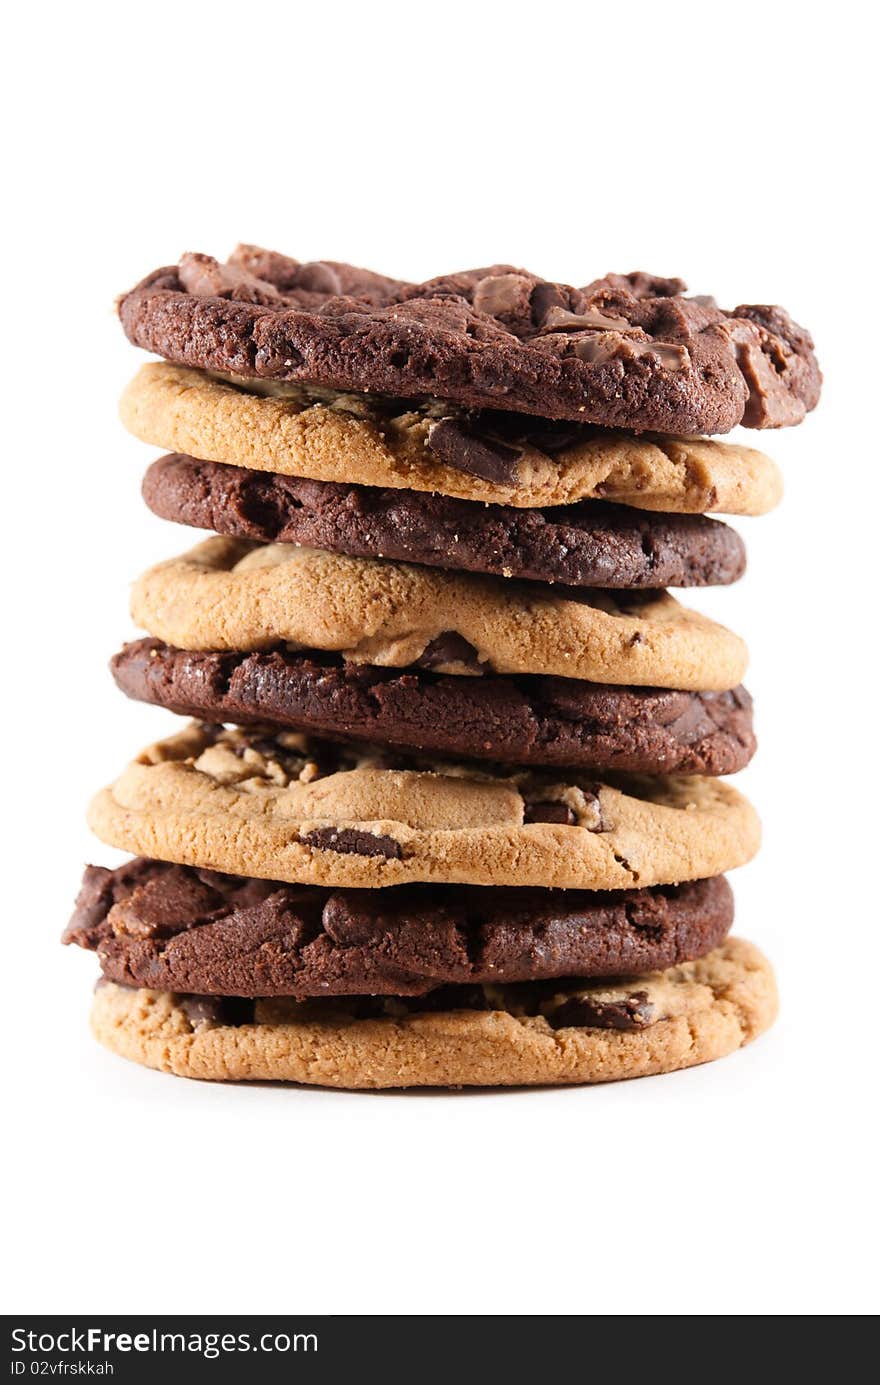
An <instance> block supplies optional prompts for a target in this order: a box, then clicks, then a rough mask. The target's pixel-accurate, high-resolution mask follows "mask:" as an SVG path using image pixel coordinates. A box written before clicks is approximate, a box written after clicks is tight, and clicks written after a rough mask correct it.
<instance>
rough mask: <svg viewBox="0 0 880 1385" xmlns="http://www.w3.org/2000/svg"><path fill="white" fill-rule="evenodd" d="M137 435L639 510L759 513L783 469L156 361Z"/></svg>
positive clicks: (279, 466)
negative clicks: (609, 502)
mask: <svg viewBox="0 0 880 1385" xmlns="http://www.w3.org/2000/svg"><path fill="white" fill-rule="evenodd" d="M120 414H121V417H122V421H123V423H124V424H125V426H126V428H128V429H129V431H130V432H132V433H134V435H135V437H138V438H140V439H141V440H142V441H143V442H149V443H153V444H154V445H155V446H157V447H162V448H164V449H166V451H168V452H180V453H184V454H186V455H189V456H193V457H197V458H199V459H201V460H205V461H213V462H226V463H228V464H230V465H234V466H242V467H247V468H248V469H249V470H252V471H269V472H274V473H277V474H279V475H283V476H299V477H307V478H309V479H310V480H313V481H337V482H341V483H343V484H353V483H354V484H357V485H364V486H380V487H385V488H390V489H395V490H408V491H428V492H431V493H434V492H436V493H437V494H440V495H448V496H452V497H454V498H457V499H460V500H476V501H480V502H481V503H483V504H488V505H513V506H516V507H517V508H521V509H533V508H540V507H549V506H556V505H571V504H574V503H575V502H577V501H579V500H590V499H593V500H612V501H619V502H620V503H621V504H625V505H631V506H633V507H634V508H636V509H640V510H663V511H667V512H675V513H678V512H682V513H689V514H702V513H703V512H704V511H709V510H712V511H718V512H719V513H722V514H723V513H727V514H743V515H759V514H764V513H765V512H766V511H767V510H771V509H772V508H773V506H774V505H776V504H777V503H778V501H779V498H780V496H781V495H782V477H781V475H780V472H779V468H778V467H777V466H776V464H775V463H774V462H772V461H771V460H770V458H769V457H767V456H765V454H764V453H763V452H757V451H755V449H754V448H751V447H744V446H743V445H742V444H740V443H729V442H718V441H717V440H715V439H708V438H698V437H688V438H683V437H667V436H663V435H661V434H651V435H647V434H643V435H640V436H636V435H635V434H634V433H622V432H610V431H608V430H607V429H603V428H595V427H588V426H585V425H582V424H581V425H578V424H567V425H560V424H550V423H548V422H547V421H546V420H536V419H531V418H527V417H525V416H524V415H522V414H520V415H515V414H499V413H497V412H492V413H491V414H480V415H476V416H473V417H471V416H465V417H458V418H452V417H450V416H449V412H448V407H447V406H444V407H442V408H440V407H439V406H438V405H436V404H430V403H428V404H421V405H418V404H413V403H412V402H409V403H406V402H402V401H400V400H397V401H394V400H391V401H384V402H383V401H381V400H377V399H376V398H374V397H365V396H363V395H352V394H343V393H340V392H339V391H327V390H316V389H314V388H306V387H305V386H303V385H279V384H277V383H275V384H266V383H265V382H260V381H253V380H251V381H247V380H244V381H242V380H240V379H238V378H237V377H236V378H222V379H218V378H215V377H213V376H210V375H206V374H205V373H204V372H203V371H198V370H183V369H181V368H180V367H178V366H171V365H166V364H161V363H160V364H154V365H147V366H144V367H143V368H142V369H141V370H140V371H139V372H138V374H137V375H136V376H135V378H134V380H132V382H131V384H130V385H129V386H128V388H127V389H126V391H125V392H124V394H123V396H122V400H121V401H120Z"/></svg>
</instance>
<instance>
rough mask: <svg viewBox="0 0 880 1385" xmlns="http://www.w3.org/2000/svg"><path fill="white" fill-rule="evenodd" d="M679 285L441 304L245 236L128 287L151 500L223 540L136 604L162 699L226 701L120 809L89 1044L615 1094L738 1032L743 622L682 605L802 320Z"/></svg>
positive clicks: (192, 728)
mask: <svg viewBox="0 0 880 1385" xmlns="http://www.w3.org/2000/svg"><path fill="white" fill-rule="evenodd" d="M684 289H685V286H684V284H683V283H681V281H680V280H675V279H671V280H670V279H659V278H655V277H653V276H651V275H647V274H641V273H636V274H628V275H609V276H607V277H606V278H604V279H600V280H597V281H595V282H594V283H592V284H590V285H589V286H587V287H586V288H583V289H577V288H572V287H569V286H568V285H565V284H557V283H552V282H549V281H547V280H544V279H540V278H538V277H537V276H536V275H534V274H530V273H527V272H525V271H523V270H519V269H513V268H510V267H509V266H503V265H502V266H495V267H492V268H488V269H480V270H473V271H469V272H466V273H461V274H453V275H450V276H448V277H444V278H439V279H434V280H431V281H429V282H427V283H423V284H410V283H405V282H401V281H399V280H395V279H389V278H385V277H384V276H382V275H379V274H374V273H371V272H368V271H365V270H361V269H356V268H353V267H352V266H350V265H345V264H337V263H325V262H318V263H309V264H302V263H299V262H298V261H296V260H293V259H289V258H287V257H286V256H283V255H280V254H276V253H273V252H269V251H265V250H261V249H259V248H257V247H254V246H243V247H240V248H239V249H238V250H237V251H236V252H235V253H234V255H233V256H232V257H231V258H230V260H228V261H227V262H226V263H225V264H223V263H219V262H218V261H217V260H214V259H212V258H211V257H210V256H207V255H186V256H184V258H183V259H182V260H181V262H180V264H179V265H178V266H177V267H176V268H165V269H160V270H158V271H156V272H155V273H153V274H151V275H150V276H149V277H148V278H147V279H145V280H144V281H143V282H142V283H141V284H140V285H138V287H137V288H135V289H134V290H133V291H132V292H130V293H128V294H127V295H125V296H124V297H123V298H122V300H121V302H120V305H119V312H120V317H121V319H122V323H123V326H124V328H125V331H126V333H127V334H128V336H129V338H130V339H131V341H132V342H134V343H135V344H136V345H137V346H140V347H142V348H144V349H145V350H147V351H149V352H152V353H154V354H155V355H158V356H159V357H161V358H163V359H162V360H161V361H159V362H156V363H153V364H148V365H144V366H143V367H142V368H141V370H140V372H139V373H138V375H137V376H136V377H135V379H134V380H133V381H132V383H131V384H130V386H129V387H128V389H127V390H126V393H125V395H124V397H123V401H122V417H123V421H124V422H125V424H126V426H127V427H128V428H129V429H130V431H131V432H133V433H134V434H135V435H136V436H137V437H139V438H141V439H142V440H143V441H144V442H147V443H150V444H152V445H154V446H157V447H160V448H162V449H163V450H164V451H165V452H166V453H167V455H165V456H162V457H161V458H160V459H159V460H158V461H154V462H153V464H152V466H150V468H149V470H148V472H147V475H146V479H145V482H144V498H145V500H146V502H147V504H148V505H149V507H150V508H151V509H152V510H153V511H154V512H155V513H157V514H159V515H161V516H163V517H164V518H166V519H169V520H173V521H175V522H177V523H179V524H186V525H190V526H192V527H194V528H196V529H203V530H211V531H213V536H212V537H210V538H208V539H206V540H203V541H202V542H200V543H198V544H197V545H196V546H195V547H192V548H190V549H189V550H188V551H187V552H185V553H183V554H182V555H181V556H180V557H179V558H176V559H174V560H172V561H170V562H164V563H161V564H160V565H159V566H157V567H154V568H153V569H151V570H150V571H149V572H147V573H145V574H144V576H142V577H141V578H140V580H139V581H138V582H137V583H136V585H135V588H134V597H133V606H132V612H133V616H134V619H135V621H136V623H137V625H138V626H139V627H140V628H141V629H143V630H144V631H146V637H145V638H142V639H139V640H137V641H136V642H134V643H132V644H128V645H126V646H125V648H124V649H123V650H122V651H121V653H119V654H118V655H117V656H116V658H115V659H114V661H113V673H114V676H115V679H116V681H117V683H118V684H119V687H120V688H121V689H122V690H123V691H124V692H125V693H126V694H127V695H128V696H129V697H132V698H136V699H140V700H142V701H146V702H151V703H154V704H157V705H160V706H163V707H166V708H168V709H170V710H171V711H172V712H175V713H178V714H179V715H181V716H184V717H188V718H193V720H191V721H189V722H188V723H187V724H184V725H183V726H182V729H180V730H179V731H178V732H177V733H176V734H174V735H172V736H170V737H169V738H168V739H167V740H164V741H162V742H160V743H159V744H157V745H153V746H151V747H150V748H149V749H147V750H145V751H144V752H143V753H142V754H140V755H139V756H138V757H137V759H135V760H134V761H133V763H132V764H130V765H129V766H128V768H127V769H125V770H124V771H123V773H122V775H121V776H120V778H119V779H118V780H117V781H116V783H115V784H113V785H112V787H110V788H108V789H105V790H104V791H103V792H102V793H100V794H99V795H98V796H97V798H96V799H95V800H94V802H93V804H92V808H91V815H90V822H91V825H92V827H93V828H94V830H95V832H96V833H97V834H98V836H99V837H100V838H101V839H102V840H103V841H105V842H107V843H109V844H110V845H112V846H114V847H119V848H123V849H124V850H126V851H129V852H132V853H135V859H133V860H131V861H129V862H128V863H127V864H126V865H123V866H121V867H119V868H118V869H115V870H106V869H102V868H99V867H94V866H90V867H89V868H88V869H87V871H86V875H85V880H84V883H83V887H82V890H81V893H80V896H79V899H78V901H77V905H76V911H75V914H74V917H73V919H72V920H71V923H70V925H69V927H68V930H67V933H66V935H65V936H66V940H67V941H70V942H77V943H79V944H80V945H81V946H84V947H87V948H91V949H94V950H95V951H96V952H97V954H98V958H99V960H100V964H101V968H102V972H103V979H102V981H101V983H100V984H99V987H98V990H97V992H96V997H95V1003H94V1011H93V1025H94V1030H95V1033H96V1035H97V1037H98V1038H99V1039H100V1040H101V1041H102V1042H103V1043H105V1044H107V1045H108V1046H109V1047H110V1048H111V1049H113V1050H114V1051H115V1052H117V1053H120V1054H123V1055H124V1056H126V1057H129V1058H132V1059H135V1060H136V1061H139V1062H141V1063H145V1064H147V1065H149V1066H151V1067H156V1068H161V1069H163V1070H166V1071H170V1072H174V1073H179V1074H182V1075H186V1076H191V1077H202V1078H218V1079H219V1078H230V1079H245V1078H257V1079H282V1080H289V1081H295V1082H306V1083H314V1084H320V1085H326V1086H336V1087H406V1086H421V1085H425V1086H457V1085H463V1084H468V1085H489V1086H492V1085H516V1084H534V1083H574V1082H593V1081H606V1080H609V1079H614V1078H624V1077H634V1076H639V1075H642V1074H647V1073H658V1072H665V1071H669V1070H672V1069H676V1068H681V1067H686V1066H690V1065H692V1064H696V1063H702V1062H705V1061H707V1060H708V1059H712V1058H718V1057H721V1056H722V1055H724V1054H726V1053H729V1052H731V1051H732V1050H733V1049H736V1048H738V1047H740V1045H742V1044H744V1043H747V1042H748V1041H749V1040H751V1039H752V1038H754V1037H755V1036H756V1035H757V1034H759V1033H760V1032H761V1031H762V1030H763V1029H765V1028H766V1027H767V1026H768V1025H769V1024H770V1022H771V1020H772V1018H773V1015H774V1011H775V1004H776V1001H775V990H774V983H773V977H772V973H771V971H770V968H769V966H768V963H767V962H766V961H765V959H764V958H763V957H762V956H761V954H760V952H758V951H757V949H756V948H755V947H754V946H752V944H751V943H748V942H744V941H740V940H737V939H735V938H731V937H730V936H729V930H730V928H731V924H732V921H733V900H732V895H731V891H730V887H729V885H728V883H727V881H726V880H725V878H724V876H725V872H727V871H729V870H731V869H733V868H734V867H737V866H740V865H743V864H744V863H745V862H746V861H748V860H749V858H750V857H751V856H752V855H753V854H754V852H755V851H756V849H757V846H758V840H759V825H758V820H757V818H756V815H755V813H754V810H753V809H752V807H751V806H750V805H749V803H748V802H747V801H746V800H745V799H744V798H743V797H742V796H741V795H740V793H739V792H738V791H737V790H736V789H734V788H733V787H731V785H730V784H729V783H728V782H727V780H726V776H728V775H730V774H732V773H733V772H735V771H736V770H739V769H741V768H742V767H743V766H744V765H745V764H746V763H747V762H748V760H749V759H750V757H751V755H752V753H753V751H754V748H755V741H754V735H753V730H752V706H751V701H750V698H749V695H748V693H747V692H746V690H745V689H744V688H743V687H742V684H741V680H742V677H743V674H744V671H745V666H746V649H745V646H744V644H743V642H742V640H741V639H740V638H738V636H736V635H734V634H732V633H731V632H730V631H728V630H726V629H724V628H723V627H722V626H720V625H718V624H716V623H714V622H713V621H712V620H709V619H707V618H706V617H704V616H702V615H700V614H697V613H696V612H695V611H693V610H691V609H689V608H688V606H687V605H686V604H683V603H682V602H680V601H679V599H678V597H677V596H673V595H670V594H669V592H668V591H667V590H665V589H666V588H668V587H673V588H685V587H693V586H708V585H713V584H721V583H730V582H733V581H735V580H736V579H737V578H739V576H740V575H741V573H742V571H743V568H744V563H745V555H744V550H743V545H742V542H741V540H740V539H739V537H738V536H737V535H736V533H734V531H733V530H731V529H730V528H728V527H727V526H726V525H725V524H722V523H720V522H718V521H717V520H713V519H709V518H707V512H709V511H720V512H722V513H728V514H746V515H752V514H760V513H763V512H764V511H766V510H769V509H770V508H771V507H772V506H773V505H774V504H775V503H776V502H777V500H778V499H779V496H780V492H781V484H780V478H779V474H778V471H777V469H776V467H775V465H774V464H773V462H772V461H770V460H769V458H767V457H766V456H764V455H763V454H762V453H760V452H758V451H755V450H753V449H751V448H748V447H744V446H741V445H739V444H732V443H725V442H722V441H718V440H715V439H712V438H710V437H708V436H707V435H710V434H721V433H725V432H727V431H729V430H730V429H731V428H733V427H734V426H735V425H736V424H740V423H742V424H745V425H747V426H749V427H753V428H772V427H778V426H781V425H783V424H794V423H798V422H799V421H800V420H801V419H802V418H803V417H804V415H805V413H806V412H807V411H808V410H809V409H812V408H813V407H814V405H815V404H816V402H817V398H818V393H819V385H820V375H819V371H818V367H817V364H816V360H815V357H814V355H813V350H812V342H811V340H810V338H809V336H808V334H807V333H806V332H805V331H803V330H802V329H801V328H799V327H798V326H797V325H796V324H795V323H793V322H792V321H791V319H790V318H789V317H788V315H787V314H786V313H785V312H784V311H782V310H781V309H779V308H773V307H755V306H745V307H739V308H736V309H734V310H733V311H724V310H722V309H720V308H718V307H717V305H716V304H715V303H714V301H713V300H712V299H707V298H694V297H686V296H685V294H684Z"/></svg>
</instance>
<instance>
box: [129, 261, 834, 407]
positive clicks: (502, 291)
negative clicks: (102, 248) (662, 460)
mask: <svg viewBox="0 0 880 1385" xmlns="http://www.w3.org/2000/svg"><path fill="white" fill-rule="evenodd" d="M684 291H685V285H684V283H683V282H682V281H681V280H680V279H664V278H660V277H657V276H655V275H651V274H645V273H641V272H636V273H632V274H609V275H606V276H605V277H604V278H603V279H597V280H594V281H593V282H592V283H590V284H588V285H587V286H586V287H584V288H575V287H572V286H571V285H568V284H559V283H554V282H551V281H548V280H546V279H542V278H540V277H539V276H538V275H535V274H531V273H529V272H528V271H527V270H522V269H516V268H514V267H513V266H511V265H493V266H491V267H488V268H484V269H474V270H466V271H464V272H462V273H457V274H450V275H446V276H441V277H440V278H435V279H431V280H428V281H427V282H426V283H422V284H411V283H406V282H404V281H402V280H397V279H390V278H387V277H385V276H384V275H377V274H374V273H372V272H370V271H367V270H362V269H358V268H356V267H355V266H352V265H346V264H340V263H338V262H335V261H334V262H319V263H310V264H306V265H303V264H300V263H299V262H298V261H297V260H294V259H291V258H290V257H288V256H285V255H280V254H278V253H276V252H273V251H267V250H263V249H261V248H260V247H258V246H253V245H242V246H239V247H238V248H237V250H236V251H235V252H234V253H233V255H232V256H231V257H230V259H229V260H228V261H227V262H226V264H221V263H219V262H218V261H217V260H215V259H213V258H212V257H211V256H210V255H203V254H187V255H184V256H183V258H182V259H181V261H180V263H179V264H178V265H177V266H174V267H170V266H169V267H165V268H162V269H158V270H156V271H154V273H152V274H151V275H149V276H148V277H147V278H146V279H144V280H143V281H142V282H141V283H140V284H138V285H137V286H136V288H134V289H133V290H132V291H131V292H129V293H127V294H124V295H123V296H122V298H121V299H120V301H119V315H120V317H121V319H122V324H123V327H124V329H125V331H126V333H127V335H128V337H129V339H130V340H131V341H133V342H134V343H135V344H136V345H137V346H141V347H143V348H144V349H145V350H147V351H152V352H154V353H155V354H156V355H159V356H164V357H165V358H166V359H167V360H170V361H174V362H176V363H177V364H179V365H186V366H195V367H198V368H201V369H207V370H218V371H228V372H233V373H236V374H240V375H244V376H248V377H254V378H267V379H272V380H283V381H307V382H310V383H313V384H318V385H324V386H331V387H333V388H336V389H349V390H357V391H363V390H370V391H374V392H377V393H379V394H385V395H393V396H397V397H400V398H409V399H412V398H419V397H422V396H432V397H439V398H441V399H445V400H451V401H455V402H457V403H459V404H461V405H464V406H466V407H468V408H481V409H485V408H495V409H498V408H501V409H506V410H513V411H515V412H523V413H527V414H537V415H539V416H540V417H543V418H553V419H574V420H575V421H577V422H581V421H584V422H589V423H599V424H602V425H604V426H608V427H615V428H631V429H636V430H644V429H662V430H663V431H666V432H674V433H726V432H728V431H729V430H730V429H731V428H733V427H734V426H735V425H736V424H738V423H743V424H745V425H746V426H748V427H753V428H773V427H781V426H782V425H785V424H794V423H799V422H800V420H801V419H802V418H803V417H804V415H805V414H806V413H807V411H808V410H810V409H812V408H814V407H815V405H816V403H817V401H818V398H819V390H820V385H821V375H820V373H819V367H818V365H817V362H816V358H815V355H814V354H813V343H812V340H811V339H810V335H809V333H808V332H806V331H805V330H804V329H803V328H801V327H799V326H798V325H797V324H796V323H795V322H793V321H792V319H791V318H790V317H789V316H788V314H787V313H786V312H785V311H784V310H783V309H782V308H778V307H769V306H763V305H742V306H740V307H738V308H735V309H733V310H732V311H730V312H728V311H725V310H723V309H720V308H718V307H717V305H716V304H715V302H714V300H712V299H708V298H705V297H695V298H688V297H685V296H684Z"/></svg>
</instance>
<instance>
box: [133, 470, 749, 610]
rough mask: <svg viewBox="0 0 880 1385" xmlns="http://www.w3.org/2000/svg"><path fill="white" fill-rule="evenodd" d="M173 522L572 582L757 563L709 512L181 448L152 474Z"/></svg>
mask: <svg viewBox="0 0 880 1385" xmlns="http://www.w3.org/2000/svg"><path fill="white" fill-rule="evenodd" d="M143 496H144V500H145V501H146V502H147V504H148V505H149V507H150V509H151V510H152V511H153V512H154V513H155V514H158V515H161V517H162V518H163V519H170V520H173V521H174V522H176V523H179V524H190V525H193V526H194V527H195V528H197V529H213V530H214V531H215V532H216V533H218V534H228V535H229V536H231V537H232V538H240V539H251V540H253V541H256V542H258V543H293V544H297V545H300V546H302V547H306V548H320V549H326V550H329V551H330V552H331V553H346V554H348V555H349V556H350V557H357V558H394V559H397V560H399V561H401V562H406V563H424V564H426V565H427V566H428V567H440V568H449V569H451V570H453V571H459V572H461V571H465V572H485V573H491V574H494V575H495V576H497V577H519V578H525V579H528V580H531V581H537V582H551V583H552V582H561V583H563V584H564V585H566V586H571V587H624V588H627V589H632V588H640V587H645V588H656V587H703V586H713V585H722V584H726V583H729V582H735V581H736V580H737V578H739V577H741V576H742V574H743V572H744V570H745V563H746V554H745V545H744V543H743V541H742V539H741V538H740V537H739V535H738V534H737V533H736V532H735V531H734V530H733V529H730V528H728V526H727V525H726V524H720V523H719V522H718V521H717V520H714V519H707V518H706V517H705V516H704V515H648V514H645V513H643V512H640V511H638V510H633V509H628V508H625V507H623V506H620V505H609V504H607V503H605V502H602V501H590V500H586V501H583V502H582V503H581V504H580V505H567V506H564V507H561V508H557V509H555V510H517V509H514V508H513V506H511V505H480V504H477V503H476V502H474V501H473V500H452V499H450V497H449V496H445V495H428V494H425V493H424V492H421V493H420V492H418V491H399V490H392V489H390V488H385V489H381V488H379V487H375V486H347V485H340V484H338V483H337V482H333V481H309V480H303V479H302V478H300V477H296V476H278V475H276V474H274V473H271V472H270V473H267V472H260V471H249V470H247V468H245V467H234V466H225V465H224V464H223V463H221V462H200V461H197V460H196V459H195V458H194V457H183V456H181V455H180V454H179V453H173V454H172V455H171V456H169V457H161V458H160V459H159V461H157V462H154V463H153V465H152V466H151V467H150V469H149V470H148V472H147V474H146V476H145V477H144V484H143Z"/></svg>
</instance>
